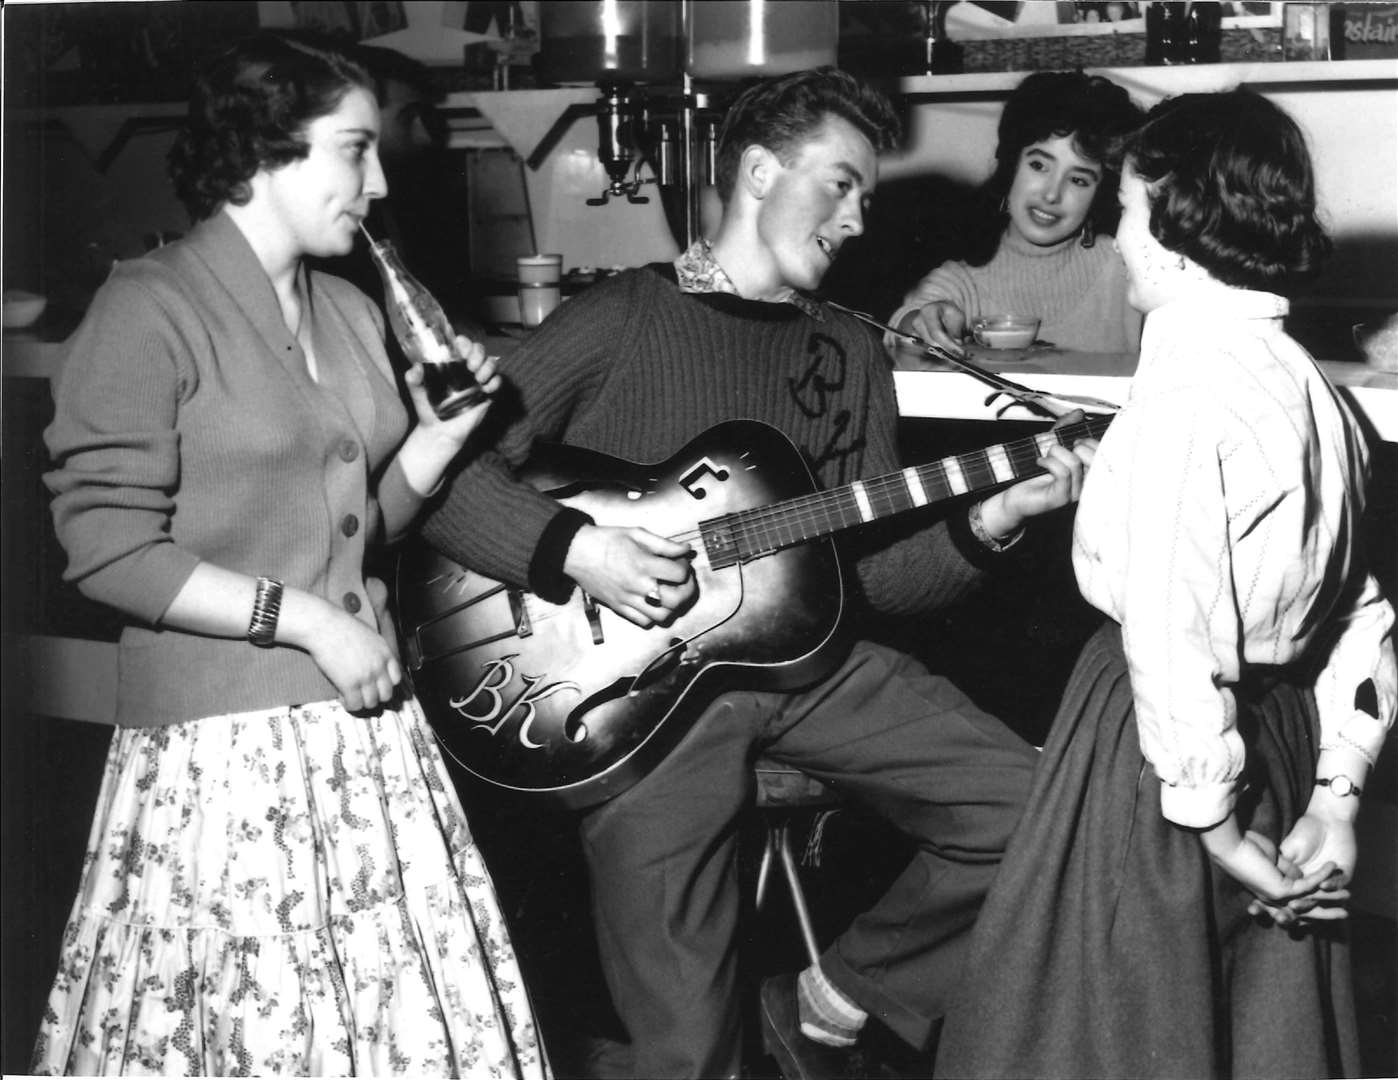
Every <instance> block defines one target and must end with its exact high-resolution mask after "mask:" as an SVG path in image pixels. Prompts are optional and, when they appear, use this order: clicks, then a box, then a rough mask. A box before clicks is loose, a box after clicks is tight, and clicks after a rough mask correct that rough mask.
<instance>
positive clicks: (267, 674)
mask: <svg viewBox="0 0 1398 1080" xmlns="http://www.w3.org/2000/svg"><path fill="white" fill-rule="evenodd" d="M307 289H308V298H309V299H308V304H307V308H306V315H305V318H306V319H307V320H308V321H309V328H310V332H311V334H312V335H313V340H314V342H315V347H316V358H317V363H318V366H319V376H320V377H319V381H315V380H312V379H311V377H310V374H309V372H308V370H307V367H306V357H305V354H304V353H303V352H302V350H301V347H300V346H299V345H298V344H297V342H296V338H295V336H294V335H293V334H292V333H291V332H290V331H289V330H288V329H287V327H286V325H285V323H284V322H283V319H282V313H281V308H280V306H279V305H278V303H277V298H276V296H275V294H274V293H273V291H272V283H271V281H270V279H269V278H268V277H267V274H266V272H265V271H264V270H263V269H262V265H261V264H260V263H259V262H258V261H257V257H256V255H255V254H254V253H253V250H252V248H251V247H250V246H249V244H248V242H247V240H246V239H245V238H244V236H243V234H242V232H241V231H240V230H239V229H238V227H237V226H236V225H234V224H233V222H232V221H231V219H229V218H228V217H227V216H226V215H224V214H219V215H216V216H215V217H213V218H211V219H210V220H208V221H205V222H202V223H201V224H199V225H198V226H197V227H196V228H195V229H194V230H192V231H191V233H190V235H189V236H188V237H187V238H185V239H184V240H181V241H179V242H177V243H175V244H171V245H169V246H168V247H164V248H161V249H159V250H158V251H155V252H152V253H151V254H150V255H149V256H147V257H145V258H142V259H134V260H130V261H127V262H123V263H121V264H120V265H119V266H118V267H117V268H116V270H114V271H113V273H112V276H111V278H110V279H108V281H107V283H106V284H105V285H103V286H102V288H101V289H100V290H99V291H98V293H97V296H96V297H95V298H94V299H93V302H92V306H91V307H90V309H89V311H88V313H87V317H86V318H85V319H84V320H83V323H82V325H81V326H80V327H79V328H78V330H77V332H76V333H75V335H74V336H73V338H72V339H71V340H70V342H69V343H68V348H67V356H66V358H65V361H64V364H63V369H62V371H61V373H60V375H59V377H58V378H57V379H56V380H55V384H54V400H55V417H54V421H53V423H52V425H51V426H50V427H49V428H48V430H47V431H46V432H45V438H46V440H47V442H48V447H49V451H50V453H51V455H52V457H53V460H54V463H55V469H54V471H52V472H50V473H48V474H46V476H45V478H44V479H45V481H46V482H47V484H48V485H49V487H50V488H51V489H52V490H53V492H54V500H53V515H54V523H55V526H56V529H57V532H58V538H59V540H60V541H61V542H62V544H63V547H64V549H65V550H66V552H67V554H68V568H67V572H66V575H65V576H66V577H67V578H68V580H70V581H73V582H76V583H77V586H78V588H79V589H80V590H81V591H82V592H83V593H84V594H85V595H87V596H90V597H92V598H93V599H95V600H99V601H101V602H103V603H106V604H110V605H111V606H112V607H114V608H116V609H117V610H119V611H121V612H124V613H125V614H127V615H129V616H130V617H131V619H132V625H130V626H129V627H127V628H126V629H125V630H124V631H123V633H122V637H121V644H120V647H119V650H118V688H117V709H116V716H117V723H118V724H121V725H126V726H151V725H158V724H171V723H178V722H181V721H184V720H194V719H199V718H203V717H208V716H214V715H219V714H225V713H233V712H245V711H249V710H253V709H263V708H272V707H275V706H281V705H294V704H301V703H306V702H313V701H324V700H327V699H330V698H333V697H335V696H336V690H335V687H334V685H333V684H332V683H331V682H330V680H328V679H327V678H326V677H325V675H324V674H322V673H321V671H320V669H319V668H318V667H317V666H316V664H315V661H313V660H312V659H311V658H310V656H309V655H308V654H306V653H304V652H302V651H300V650H299V649H293V648H286V647H274V648H267V649H263V648H258V647H256V646H254V645H252V644H250V643H248V642H247V641H243V640H237V639H228V638H214V637H204V636H202V635H199V634H191V633H185V632H183V631H180V630H175V629H171V628H168V627H161V626H160V625H159V623H160V619H161V616H162V615H163V614H164V613H165V610H166V608H167V607H168V606H169V604H170V601H171V600H173V599H174V597H175V595H176V594H177V593H178V592H179V591H180V589H181V588H182V587H183V586H184V584H185V582H186V580H187V579H188V578H189V575H190V574H191V573H192V572H193V570H194V568H195V567H196V566H197V565H198V564H199V563H200V562H208V563H210V564H213V565H215V566H220V567H223V568H225V569H228V570H234V571H238V572H241V573H244V574H250V575H266V576H268V577H274V578H279V579H281V580H283V581H285V582H286V584H287V585H290V586H295V587H297V588H300V589H305V590H307V591H309V592H312V593H315V594H316V595H318V596H321V597H323V598H325V599H327V600H329V601H330V602H332V603H334V604H342V605H344V606H345V607H346V608H347V609H349V610H350V611H351V612H353V613H354V614H356V615H357V617H358V618H360V619H361V620H363V621H364V622H366V623H368V624H369V625H370V626H375V625H377V620H376V616H375V613H374V610H373V604H372V603H371V602H370V599H369V597H368V596H367V595H366V593H365V586H364V559H365V550H366V545H367V544H369V543H372V542H374V541H381V540H382V539H384V537H385V534H387V535H390V536H391V535H393V534H395V533H398V532H400V531H402V530H403V529H405V528H406V527H407V525H408V524H409V522H410V521H411V518H412V516H413V515H414V514H415V512H416V510H417V509H418V507H419V506H420V505H421V500H420V499H418V498H417V497H416V496H415V495H414V494H413V492H412V489H411V488H410V487H409V486H408V484H407V481H406V479H405V478H404V476H403V474H402V471H401V469H399V468H398V467H397V466H396V464H395V465H393V466H391V467H389V468H388V469H387V471H386V472H384V475H383V476H382V477H381V478H380V477H379V475H378V474H379V473H380V472H383V471H384V470H383V464H384V462H385V461H388V460H389V458H390V456H391V455H392V454H393V452H394V451H395V450H396V449H397V447H398V445H399V444H400V443H401V441H402V439H403V435H404V433H405V432H406V431H407V426H408V421H407V415H406V410H405V409H404V408H403V405H402V401H401V399H400V398H399V396H398V392H397V389H396V386H395V381H394V376H393V372H392V370H391V369H390V367H389V364H388V358H387V356H386V355H385V354H384V350H383V325H382V317H381V316H380V315H379V312H378V310H377V309H376V308H375V307H374V306H373V304H372V303H371V302H370V301H369V299H368V298H367V297H366V296H364V294H363V293H361V292H359V290H357V289H356V288H354V286H352V285H350V284H348V283H347V282H344V281H340V280H338V279H336V278H333V277H330V276H328V275H323V274H317V273H312V274H310V275H309V277H308V280H307ZM376 481H377V482H376Z"/></svg>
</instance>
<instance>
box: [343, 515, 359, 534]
mask: <svg viewBox="0 0 1398 1080" xmlns="http://www.w3.org/2000/svg"><path fill="white" fill-rule="evenodd" d="M340 531H341V532H342V533H344V534H345V535H346V536H353V535H354V534H355V533H357V532H358V531H359V519H358V518H357V517H355V516H354V515H353V514H346V515H345V516H344V519H343V520H342V521H341V522H340Z"/></svg>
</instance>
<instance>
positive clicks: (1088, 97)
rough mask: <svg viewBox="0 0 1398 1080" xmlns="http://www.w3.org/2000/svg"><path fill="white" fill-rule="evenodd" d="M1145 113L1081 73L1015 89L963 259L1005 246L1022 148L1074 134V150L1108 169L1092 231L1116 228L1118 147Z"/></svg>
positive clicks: (1050, 75)
mask: <svg viewBox="0 0 1398 1080" xmlns="http://www.w3.org/2000/svg"><path fill="white" fill-rule="evenodd" d="M1143 116H1144V113H1142V111H1141V110H1140V109H1138V108H1137V107H1136V105H1135V104H1134V103H1133V102H1132V101H1131V97H1130V95H1129V94H1127V92H1126V91H1125V90H1124V89H1123V88H1122V87H1120V86H1118V85H1117V84H1116V83H1114V82H1112V81H1111V80H1110V79H1104V78H1103V77H1102V76H1100V75H1085V74H1083V73H1082V72H1081V71H1038V72H1034V73H1033V74H1032V75H1027V76H1025V77H1024V79H1023V80H1021V82H1020V83H1019V85H1018V86H1016V87H1015V89H1014V93H1012V94H1011V95H1010V96H1009V99H1008V100H1007V101H1006V102H1005V108H1004V111H1003V112H1001V114H1000V126H999V130H998V132H997V139H996V145H995V171H994V172H993V173H992V174H991V176H990V179H988V180H987V181H986V182H985V183H984V184H983V185H981V187H980V189H979V191H978V192H977V197H976V206H977V208H978V212H976V213H975V214H974V215H973V217H972V225H971V228H970V230H969V231H968V233H967V236H966V244H967V249H966V251H965V253H964V257H965V259H966V261H967V262H969V263H970V264H971V265H972V266H984V265H985V264H986V263H988V262H989V261H990V260H991V259H992V258H993V257H994V255H995V252H996V250H997V249H998V248H999V246H1000V237H1001V235H1002V234H1003V233H1004V231H1005V226H1006V224H1007V223H1008V221H1009V215H1008V214H1007V213H1006V211H1005V210H1004V209H1003V207H1004V205H1005V199H1006V198H1007V197H1008V196H1009V194H1010V188H1011V187H1012V186H1013V185H1014V180H1015V173H1016V172H1017V171H1018V170H1019V159H1020V155H1021V154H1022V153H1023V151H1024V148H1025V147H1027V146H1032V145H1033V144H1034V143H1038V142H1043V141H1045V140H1047V139H1053V138H1062V137H1065V136H1071V137H1072V139H1073V145H1074V147H1075V149H1076V150H1077V151H1078V153H1079V154H1081V155H1082V156H1083V157H1085V158H1089V159H1091V160H1092V161H1095V162H1098V163H1100V164H1101V165H1102V166H1103V169H1104V171H1103V175H1102V183H1101V184H1100V185H1099V186H1098V188H1097V192H1096V196H1095V197H1094V199H1093V200H1092V209H1091V210H1090V211H1089V212H1088V217H1089V218H1090V219H1091V221H1092V226H1093V231H1094V232H1096V233H1097V234H1099V235H1107V234H1110V233H1112V232H1115V231H1116V223H1117V219H1118V217H1119V214H1120V210H1119V208H1118V207H1117V201H1116V191H1117V182H1118V179H1119V173H1120V162H1121V155H1120V153H1119V149H1118V144H1119V142H1120V140H1121V138H1122V137H1123V136H1125V135H1126V134H1127V133H1128V132H1130V131H1132V130H1133V129H1134V128H1135V127H1136V126H1137V125H1138V124H1139V123H1140V122H1141V119H1142V117H1143Z"/></svg>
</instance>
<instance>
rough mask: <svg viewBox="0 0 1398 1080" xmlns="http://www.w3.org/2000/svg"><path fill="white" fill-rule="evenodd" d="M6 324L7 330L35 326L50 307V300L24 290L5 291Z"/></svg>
mask: <svg viewBox="0 0 1398 1080" xmlns="http://www.w3.org/2000/svg"><path fill="white" fill-rule="evenodd" d="M4 299H5V308H4V324H5V329H6V330H19V329H22V328H23V327H26V326H33V325H34V324H35V323H36V322H38V321H39V316H40V315H42V314H43V313H44V308H45V307H47V306H48V302H49V298H48V297H47V296H40V295H39V294H38V293H32V292H25V291H24V290H23V289H6V290H5V297H4Z"/></svg>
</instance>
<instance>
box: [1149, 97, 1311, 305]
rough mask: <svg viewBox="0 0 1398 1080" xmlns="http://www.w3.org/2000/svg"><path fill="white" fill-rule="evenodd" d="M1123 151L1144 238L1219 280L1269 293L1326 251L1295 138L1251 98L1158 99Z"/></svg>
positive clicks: (1289, 124) (1307, 161) (1303, 153)
mask: <svg viewBox="0 0 1398 1080" xmlns="http://www.w3.org/2000/svg"><path fill="white" fill-rule="evenodd" d="M1125 155H1126V160H1127V162H1128V163H1129V164H1130V166H1131V169H1132V171H1133V172H1134V173H1135V174H1136V175H1137V176H1139V177H1140V178H1141V179H1142V180H1144V181H1145V182H1146V183H1147V184H1148V185H1149V199H1150V231H1151V235H1152V236H1154V237H1155V238H1156V239H1157V240H1158V241H1160V243H1161V245H1162V246H1163V247H1165V248H1166V249H1167V250H1169V251H1173V252H1175V253H1176V254H1180V255H1185V256H1188V257H1189V258H1190V259H1192V260H1194V262H1196V263H1198V264H1199V265H1200V266H1202V267H1203V268H1204V269H1205V270H1207V271H1208V272H1209V273H1210V274H1212V275H1213V276H1214V277H1215V278H1216V279H1218V280H1219V281H1221V282H1223V283H1224V284H1225V285H1233V286H1236V287H1239V288H1247V289H1264V290H1266V291H1269V292H1278V291H1281V290H1283V289H1286V288H1288V287H1289V286H1293V285H1296V284H1299V283H1301V282H1304V281H1308V280H1310V279H1311V278H1313V277H1315V276H1316V275H1317V274H1318V273H1319V272H1320V270H1321V268H1322V266H1323V265H1324V263H1325V259H1326V257H1327V256H1328V255H1329V254H1330V248H1331V243H1330V238H1329V236H1328V235H1327V234H1326V232H1325V228H1324V226H1323V225H1321V223H1320V220H1319V218H1318V216H1317V212H1316V196H1315V173H1314V169H1313V167H1312V165H1311V155H1310V152H1309V151H1308V150H1307V148H1306V139H1305V136H1304V135H1303V134H1302V133H1301V129H1300V128H1299V127H1297V126H1296V122H1295V121H1294V120H1292V119H1291V117H1290V116H1288V115H1287V114H1286V113H1285V112H1283V111H1282V110H1281V109H1280V108H1279V107H1278V106H1276V105H1275V104H1273V103H1272V102H1271V101H1268V100H1267V99H1266V98H1264V97H1262V96H1261V95H1260V94H1256V93H1253V92H1251V91H1248V90H1232V91H1228V92H1226V93H1217V94H1184V95H1181V96H1180V97H1177V98H1170V99H1168V100H1166V101H1163V102H1161V103H1160V104H1159V105H1157V106H1156V107H1155V108H1154V109H1152V110H1151V112H1150V115H1149V116H1148V117H1147V118H1146V122H1145V124H1144V125H1143V126H1142V127H1141V128H1140V130H1139V131H1137V132H1136V133H1135V134H1134V135H1132V136H1131V138H1129V139H1128V140H1127V141H1126V144H1125Z"/></svg>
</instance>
